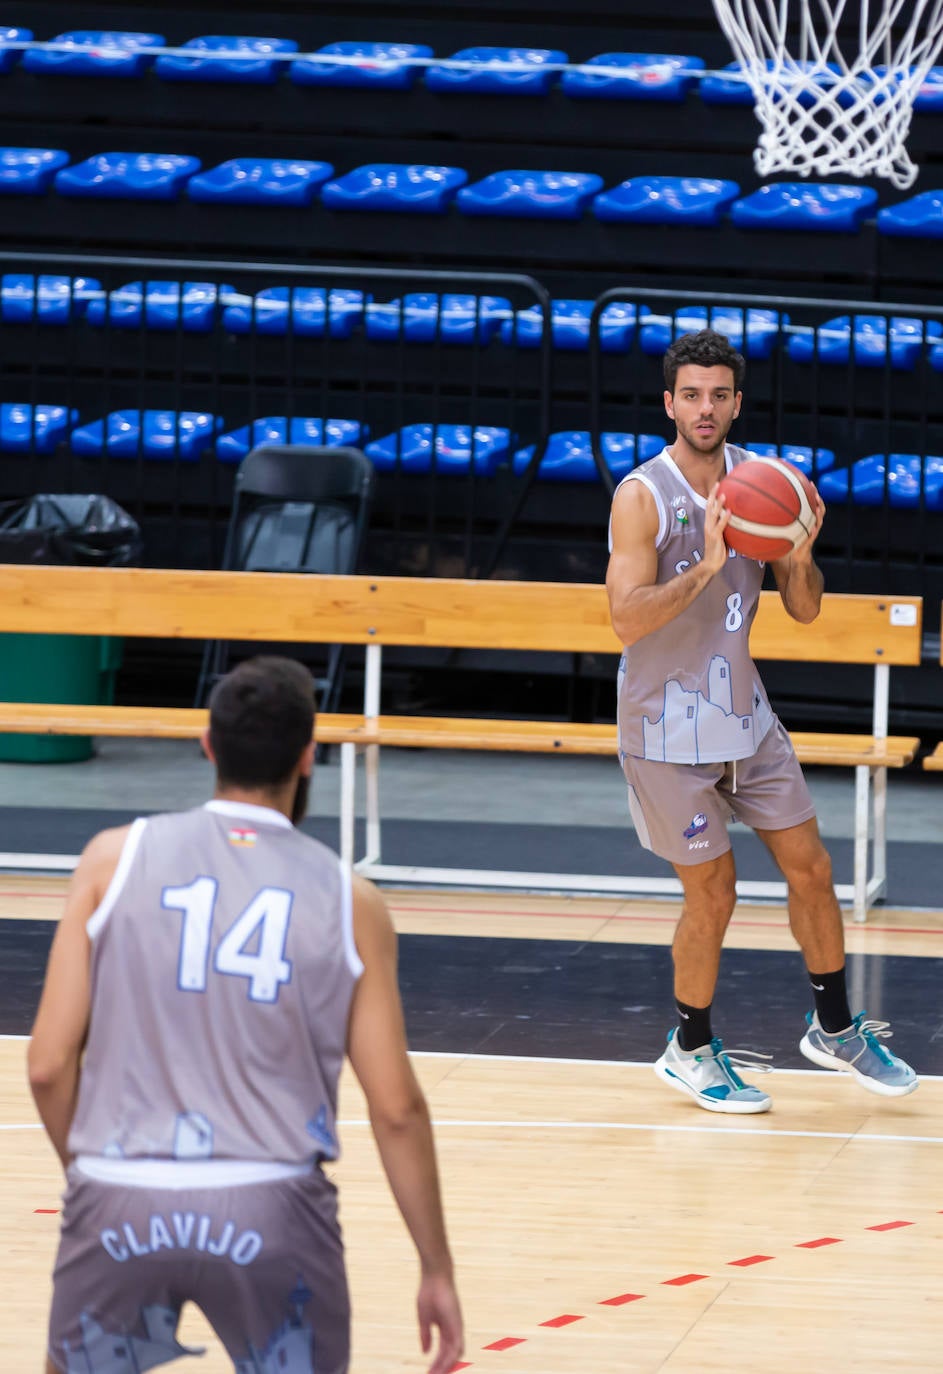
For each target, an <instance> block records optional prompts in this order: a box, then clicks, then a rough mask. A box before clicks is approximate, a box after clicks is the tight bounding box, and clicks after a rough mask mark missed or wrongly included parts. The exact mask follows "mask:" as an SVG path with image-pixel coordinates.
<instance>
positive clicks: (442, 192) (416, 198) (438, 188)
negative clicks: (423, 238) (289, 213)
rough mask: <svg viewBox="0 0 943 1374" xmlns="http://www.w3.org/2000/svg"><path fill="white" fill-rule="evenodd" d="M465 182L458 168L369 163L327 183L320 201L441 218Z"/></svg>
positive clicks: (339, 207) (349, 207) (334, 205)
mask: <svg viewBox="0 0 943 1374" xmlns="http://www.w3.org/2000/svg"><path fill="white" fill-rule="evenodd" d="M467 180H468V173H467V172H466V171H465V170H464V169H463V168H461V167H433V166H428V165H426V164H425V163H407V162H371V163H368V164H367V165H366V166H364V167H355V168H354V169H353V171H351V172H347V173H346V174H345V175H344V176H342V177H338V178H337V180H336V181H329V182H327V184H326V185H325V186H324V187H323V188H322V190H321V200H322V203H323V204H324V205H327V206H329V207H330V209H332V210H393V211H396V212H399V213H406V214H425V215H444V214H445V212H446V210H447V209H448V207H449V204H450V202H451V201H452V200H454V198H455V193H456V191H457V190H458V188H459V187H460V186H464V184H465V182H466V181H467Z"/></svg>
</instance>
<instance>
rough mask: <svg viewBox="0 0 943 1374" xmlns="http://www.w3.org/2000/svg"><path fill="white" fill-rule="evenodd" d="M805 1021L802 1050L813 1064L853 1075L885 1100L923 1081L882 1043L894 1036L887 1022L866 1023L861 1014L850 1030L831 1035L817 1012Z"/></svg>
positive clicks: (907, 1091)
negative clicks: (806, 1027)
mask: <svg viewBox="0 0 943 1374" xmlns="http://www.w3.org/2000/svg"><path fill="white" fill-rule="evenodd" d="M805 1019H806V1021H808V1023H809V1029H808V1030H807V1031H806V1033H805V1035H804V1036H803V1037H802V1039H801V1040H800V1041H799V1049H800V1050H801V1051H802V1053H803V1054H804V1055H805V1057H806V1059H811V1060H812V1063H813V1064H820V1065H821V1066H822V1068H823V1069H836V1070H838V1071H839V1072H840V1073H850V1074H851V1075H852V1076H853V1077H854V1078H857V1080H858V1082H859V1083H860V1084H861V1086H862V1087H863V1088H867V1090H868V1092H872V1093H880V1094H881V1095H882V1096H883V1097H904V1096H905V1095H906V1094H907V1093H912V1092H913V1090H914V1089H915V1088H916V1086H917V1084H918V1083H919V1082H920V1080H919V1079H918V1077H917V1075H916V1074H915V1073H914V1071H913V1069H912V1068H911V1067H910V1065H909V1064H905V1063H904V1061H903V1059H898V1058H897V1055H896V1054H891V1052H890V1050H888V1049H885V1048H884V1046H883V1045H882V1044H881V1041H882V1040H888V1039H890V1037H891V1036H892V1035H893V1034H894V1032H893V1031H892V1030H890V1029H889V1027H888V1023H887V1021H866V1020H865V1013H864V1012H863V1011H859V1012H858V1015H857V1016H856V1017H855V1019H854V1020H853V1021H852V1023H851V1025H850V1026H848V1027H847V1029H846V1030H842V1031H838V1032H837V1033H836V1034H835V1035H829V1034H828V1033H827V1032H826V1031H824V1030H823V1029H822V1027H821V1025H820V1024H819V1018H818V1016H817V1015H816V1013H815V1012H811V1011H810V1012H808V1013H807V1014H806V1018H805Z"/></svg>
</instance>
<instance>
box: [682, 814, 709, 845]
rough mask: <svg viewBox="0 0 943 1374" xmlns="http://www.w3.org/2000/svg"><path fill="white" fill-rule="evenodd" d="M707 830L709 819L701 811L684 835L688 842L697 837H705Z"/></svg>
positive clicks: (693, 818)
mask: <svg viewBox="0 0 943 1374" xmlns="http://www.w3.org/2000/svg"><path fill="white" fill-rule="evenodd" d="M706 829H707V817H706V816H705V815H704V812H703V811H699V812H698V813H697V815H696V816H694V817H692V820H691V824H690V825H689V826H688V828H687V830H684V831H683V832H682V833H683V835H684V838H685V839H686V840H693V839H694V836H695V835H703V833H704V831H705V830H706Z"/></svg>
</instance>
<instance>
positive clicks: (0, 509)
mask: <svg viewBox="0 0 943 1374" xmlns="http://www.w3.org/2000/svg"><path fill="white" fill-rule="evenodd" d="M142 547H143V541H142V539H141V529H140V526H139V525H138V523H137V521H136V520H133V519H132V518H131V516H130V515H129V514H128V512H127V511H126V510H123V509H122V507H121V506H119V505H118V503H117V502H116V501H113V500H112V499H111V497H110V496H86V495H79V496H76V495H69V496H50V495H45V494H43V495H38V496H30V497H27V499H26V500H22V501H0V563H54V564H74V563H78V564H82V565H85V566H95V565H98V566H101V567H109V568H122V567H129V566H132V565H136V564H138V563H139V562H140V558H141V549H142Z"/></svg>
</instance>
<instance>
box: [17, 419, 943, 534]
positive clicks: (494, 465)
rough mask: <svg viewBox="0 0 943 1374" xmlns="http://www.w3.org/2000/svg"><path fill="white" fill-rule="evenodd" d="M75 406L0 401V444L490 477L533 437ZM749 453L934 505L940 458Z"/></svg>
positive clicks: (840, 488) (631, 453)
mask: <svg viewBox="0 0 943 1374" xmlns="http://www.w3.org/2000/svg"><path fill="white" fill-rule="evenodd" d="M77 421H78V412H77V411H75V410H69V409H67V408H66V407H65V406H49V405H39V406H31V405H17V404H5V405H2V406H0V450H2V451H5V452H20V453H23V452H36V453H50V452H52V451H53V450H54V449H55V448H56V447H57V445H58V444H59V443H61V442H62V441H63V440H65V439H66V438H68V439H69V442H70V446H71V449H72V451H73V453H75V454H78V455H80V456H82V457H87V458H100V457H101V456H102V455H106V456H107V457H109V458H132V459H136V458H143V459H163V460H165V461H166V460H168V459H169V460H175V459H176V460H179V461H183V462H194V461H196V460H198V459H199V457H200V456H201V454H203V453H205V452H207V451H212V452H215V456H216V457H217V459H219V460H220V461H223V462H227V463H238V462H240V461H241V460H242V459H243V458H244V457H245V455H246V453H247V452H248V451H249V449H250V448H253V447H257V446H258V445H260V444H263V443H276V444H279V443H280V444H284V443H290V444H326V445H328V446H337V445H343V444H352V445H357V446H361V447H363V450H364V452H365V453H366V454H367V455H368V456H369V457H370V458H371V460H372V461H373V464H374V466H375V467H376V468H377V470H378V471H381V472H383V471H394V470H396V469H397V468H398V469H399V470H400V471H402V472H406V473H415V474H422V473H428V472H430V471H431V470H433V468H434V469H435V471H437V472H440V473H443V474H458V475H461V474H467V473H468V471H469V467H470V466H471V467H473V468H474V471H475V473H476V475H478V476H481V477H488V476H492V475H493V474H494V473H495V471H496V470H497V469H498V468H499V467H501V466H507V465H508V464H510V467H511V469H512V471H513V472H514V473H515V474H518V475H519V474H521V473H523V472H525V471H526V469H527V468H528V466H529V464H530V462H531V460H532V459H533V457H534V452H535V447H534V445H533V444H530V445H527V446H525V447H523V448H519V449H515V438H514V435H513V434H512V433H511V431H510V430H508V429H506V428H503V427H501V426H487V425H480V426H476V427H475V428H472V427H470V426H468V425H453V424H442V425H431V424H412V425H404V426H403V428H402V429H400V430H397V431H394V432H393V433H391V434H387V435H384V436H383V437H382V438H380V439H376V440H370V439H369V431H368V427H367V426H366V425H363V424H361V423H360V422H359V421H356V420H338V419H330V420H327V421H324V422H322V421H321V420H319V419H316V418H313V417H300V418H294V419H288V418H287V417H285V416H271V415H270V416H265V417H263V418H261V419H259V420H254V421H253V422H252V423H251V425H242V426H241V427H239V428H238V429H235V430H231V431H229V432H228V433H226V434H223V433H221V432H220V431H221V430H222V429H223V424H224V422H223V420H222V418H221V417H219V416H214V415H211V414H209V413H207V412H205V411H172V410H144V411H141V410H119V411H112V412H110V413H109V414H108V415H106V416H105V417H104V418H103V419H100V420H94V421H92V422H91V423H90V424H85V425H78V423H77ZM664 445H665V439H664V438H663V436H661V435H657V434H640V435H638V436H636V435H634V434H626V433H620V432H609V433H604V434H603V435H602V436H601V447H602V450H603V455H604V458H605V461H606V464H607V466H608V467H609V469H610V471H611V472H612V475H613V477H615V478H620V477H623V476H625V475H626V474H627V473H628V472H630V471H631V470H632V469H633V467H635V466H636V464H637V463H642V462H645V461H646V459H648V458H653V457H654V456H655V455H656V454H657V453H660V452H661V450H662V449H663V448H664ZM746 447H747V448H748V449H749V450H750V451H751V452H753V453H758V454H765V455H770V456H780V457H783V458H786V459H787V460H788V461H789V462H791V463H793V464H795V466H797V467H799V468H801V469H802V470H803V471H804V472H806V473H807V474H808V475H809V476H815V478H816V481H817V483H818V486H819V490H820V491H821V493H822V495H823V497H824V498H825V499H826V500H829V501H835V502H839V503H841V502H847V501H848V499H849V495H848V494H849V490H850V491H851V499H852V501H853V502H854V503H855V504H858V505H881V504H883V502H884V498H885V490H886V492H887V496H888V499H889V501H890V504H891V505H892V506H895V507H904V508H907V507H910V508H913V507H918V506H919V505H920V498H921V485H922V486H923V500H924V504H925V506H926V508H927V509H928V510H933V511H939V510H943V457H937V456H927V457H922V456H921V455H919V454H906V453H905V454H902V453H892V454H889V455H887V456H885V455H883V454H871V455H869V456H868V457H866V458H862V459H860V460H859V461H858V462H856V463H853V464H852V466H851V467H850V468H837V467H836V466H835V454H834V452H833V451H832V450H831V449H827V448H817V449H815V451H814V452H813V450H812V449H811V448H809V447H804V446H801V445H793V444H783V445H781V446H777V445H775V444H747V445H746ZM537 477H538V479H539V480H541V481H559V482H594V481H598V471H597V469H596V465H595V462H594V460H593V455H592V448H591V441H590V435H589V432H588V431H586V430H563V431H559V432H557V433H555V434H551V435H550V437H549V441H548V444H547V448H546V451H545V453H544V455H543V457H542V459H541V461H540V465H539V467H538V471H537Z"/></svg>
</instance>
